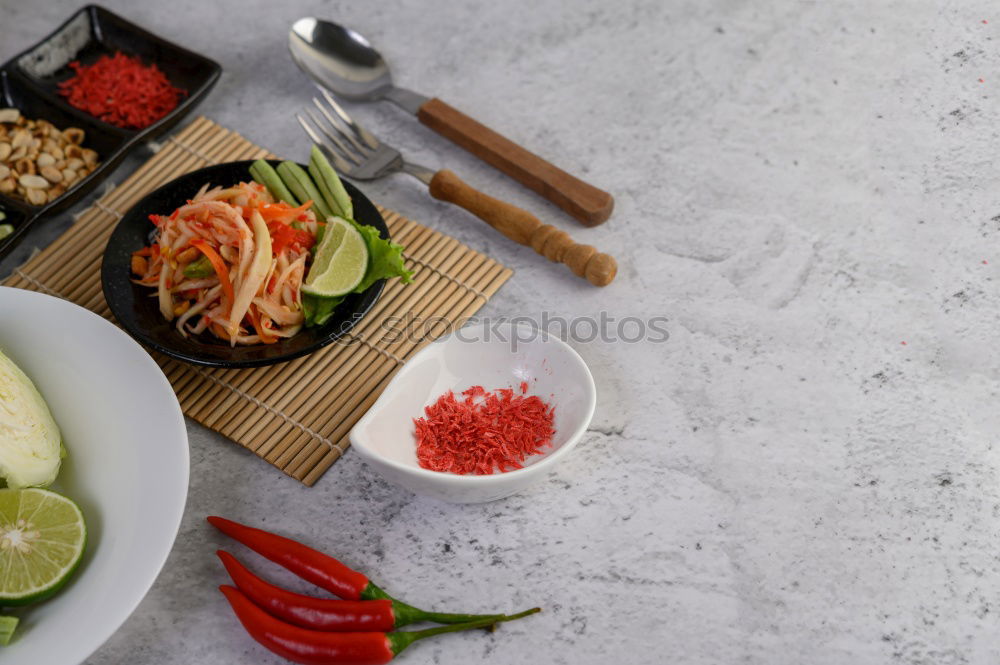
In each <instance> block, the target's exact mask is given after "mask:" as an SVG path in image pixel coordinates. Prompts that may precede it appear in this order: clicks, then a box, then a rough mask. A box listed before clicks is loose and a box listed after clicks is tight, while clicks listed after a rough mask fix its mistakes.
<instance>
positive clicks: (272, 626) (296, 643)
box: [219, 586, 539, 665]
mask: <svg viewBox="0 0 1000 665" xmlns="http://www.w3.org/2000/svg"><path fill="white" fill-rule="evenodd" d="M219 589H220V590H221V591H222V593H224V594H225V595H226V599H227V600H228V601H229V604H230V605H231V606H232V608H233V611H234V612H235V613H236V617H237V618H238V619H239V620H240V623H242V624H243V627H244V628H246V631H247V632H248V633H249V634H250V637H252V638H254V639H255V640H257V641H258V642H259V643H260V644H261V645H263V646H264V647H265V648H266V649H268V650H269V651H272V652H274V653H276V654H278V655H279V656H281V657H283V658H287V659H288V660H291V661H294V662H296V663H303V665H338V664H340V665H382V664H384V663H388V662H389V661H390V660H392V659H393V658H394V657H395V656H396V655H397V654H399V652H400V651H402V650H403V649H405V648H406V647H408V646H410V645H411V644H413V643H414V642H416V641H417V640H422V639H424V638H425V637H431V636H433V635H440V634H442V633H451V632H455V631H460V630H471V629H473V628H487V627H489V626H492V625H493V624H495V623H499V622H501V621H512V620H514V619H520V618H521V617H525V616H528V615H529V614H534V613H535V612H538V611H539V609H538V608H537V607H536V608H534V609H530V610H527V611H526V612H521V613H520V614H514V615H511V616H504V617H501V618H499V619H492V618H491V619H481V620H479V621H470V622H468V623H460V624H455V625H452V626H440V627H438V628H429V629H427V630H416V631H408V632H393V633H385V632H367V633H357V632H353V633H326V632H323V631H319V630H308V629H306V628H299V627H298V626H293V625H291V624H289V623H285V622H284V621H281V620H280V619H275V618H274V617H273V616H271V615H270V614H268V613H267V612H265V611H264V610H262V609H260V608H259V607H257V606H256V605H254V604H253V602H252V601H251V600H250V599H249V598H247V597H246V595H245V594H243V593H242V592H241V591H240V590H239V589H236V588H234V587H231V586H221V587H219Z"/></svg>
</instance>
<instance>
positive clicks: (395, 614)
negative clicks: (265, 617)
mask: <svg viewBox="0 0 1000 665" xmlns="http://www.w3.org/2000/svg"><path fill="white" fill-rule="evenodd" d="M216 554H218V555H219V558H220V559H222V564H223V565H224V566H225V567H226V570H227V571H228V572H229V576H230V577H231V578H232V579H233V582H234V583H235V584H236V586H237V587H239V590H240V591H242V592H243V593H244V594H246V595H247V597H249V598H250V600H252V601H253V602H254V604H256V605H257V606H258V607H260V608H261V609H262V610H264V611H265V612H267V613H268V614H270V615H272V616H274V617H277V618H278V619H282V620H284V621H287V622H288V623H291V624H295V625H296V626H301V627H302V628H311V629H313V630H326V631H332V632H343V631H366V630H381V631H387V630H392V629H393V628H399V627H401V626H406V625H408V624H411V623H414V622H417V621H437V622H438V623H459V622H462V623H465V622H467V621H476V620H479V619H499V618H501V617H502V616H503V615H502V614H494V615H485V614H479V615H476V614H454V615H452V614H446V615H442V614H437V613H434V612H421V611H420V610H416V609H415V608H412V607H409V606H408V605H405V604H398V603H397V602H396V601H392V600H389V599H386V598H380V599H377V600H336V599H333V598H314V597H312V596H305V595H302V594H299V593H292V592H291V591H286V590H285V589H282V588H281V587H277V586H274V585H273V584H269V583H267V582H265V581H264V580H262V579H260V578H259V577H257V576H256V575H254V574H253V573H251V572H250V571H249V570H247V568H246V566H244V565H243V564H241V563H240V562H239V561H238V560H237V559H236V557H234V556H233V555H232V554H230V553H229V552H224V551H222V550H219V551H218V552H216ZM397 605H400V606H397ZM442 617H443V618H445V619H448V620H447V621H442V620H441V619H442Z"/></svg>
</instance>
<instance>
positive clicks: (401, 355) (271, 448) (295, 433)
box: [4, 117, 512, 485]
mask: <svg viewBox="0 0 1000 665" xmlns="http://www.w3.org/2000/svg"><path fill="white" fill-rule="evenodd" d="M269 156H270V154H269V153H268V152H267V151H266V150H264V149H263V148H261V147H259V146H256V145H254V144H253V143H251V142H249V141H247V140H246V139H245V138H243V137H242V136H240V135H239V134H237V133H235V132H232V131H230V130H228V129H225V128H223V127H221V126H219V125H217V124H215V123H214V122H212V121H210V120H208V119H207V118H204V117H199V118H197V119H196V120H195V121H194V122H192V123H191V124H190V125H188V126H187V127H186V128H184V129H183V130H182V131H181V132H179V133H178V134H177V135H176V136H174V137H171V138H169V139H167V140H166V142H165V143H164V144H163V146H162V147H161V149H160V150H159V151H158V152H157V153H156V154H155V155H154V156H153V157H152V158H151V159H149V161H147V162H146V163H145V164H143V165H142V166H141V167H140V168H139V169H138V170H137V171H136V172H135V173H134V174H132V175H131V176H130V177H129V178H128V179H126V180H125V181H124V182H123V183H122V184H121V185H119V186H118V187H116V188H115V189H113V190H111V191H110V192H108V193H107V194H105V195H104V196H102V197H101V198H100V199H98V200H97V201H96V202H95V203H94V204H93V206H91V207H90V208H89V209H87V210H86V211H85V212H84V213H83V214H82V215H80V217H79V218H78V220H77V221H76V222H75V223H74V224H73V226H72V227H70V229H69V230H68V231H66V233H64V234H63V235H62V236H61V237H60V238H59V239H58V240H56V241H55V242H54V243H52V244H51V245H50V246H49V247H48V248H46V249H45V250H44V251H42V252H41V253H39V254H38V255H36V256H35V257H33V258H32V259H30V260H29V261H28V262H27V263H25V264H24V265H22V266H20V267H18V268H15V269H14V273H13V274H12V275H11V276H10V277H9V278H8V279H7V280H6V281H5V282H4V283H5V284H6V285H7V286H16V287H20V288H24V289H31V290H35V291H43V292H45V293H49V294H51V295H55V296H58V297H60V298H64V299H66V300H70V301H72V302H75V303H77V304H78V305H82V306H83V307H86V308H87V309H90V310H92V311H94V312H97V313H98V314H100V315H101V316H103V317H105V318H106V319H109V320H111V321H114V319H113V317H112V316H111V312H110V310H109V309H108V306H107V304H106V303H105V301H104V294H103V293H102V291H101V276H100V267H101V255H102V253H103V251H104V246H105V245H106V244H107V239H108V237H109V236H110V235H111V231H112V229H114V227H115V225H116V224H117V222H118V220H119V219H121V216H122V213H124V212H125V211H127V210H128V209H129V208H130V207H131V206H132V205H134V204H135V203H136V202H137V201H138V200H139V199H140V198H142V197H143V196H145V195H146V194H147V193H149V192H150V191H152V190H153V189H155V188H157V187H159V186H160V185H162V184H163V183H165V182H167V181H169V180H172V179H174V178H176V177H177V176H179V175H182V174H184V173H187V172H189V171H193V170H195V169H198V168H201V167H203V166H207V165H209V164H217V163H221V162H229V161H236V160H241V159H258V158H261V157H269ZM380 210H381V212H382V215H383V216H384V217H385V221H386V224H387V225H388V226H389V231H390V233H391V234H392V239H393V240H394V241H396V242H400V243H402V244H403V245H404V246H405V247H406V263H407V267H408V268H410V269H411V270H413V273H414V283H413V284H409V285H405V286H404V285H402V284H400V283H399V281H398V280H392V281H391V282H390V283H389V284H387V285H386V288H385V290H384V291H383V293H382V297H381V298H380V299H379V301H378V302H377V303H376V304H375V306H374V307H373V308H372V310H371V311H370V312H369V313H368V315H367V316H365V318H364V319H363V320H362V321H361V322H360V324H359V325H358V326H357V327H356V328H354V330H352V331H351V332H350V333H349V334H348V335H347V336H346V338H345V339H342V340H340V341H341V342H342V343H335V344H332V345H330V346H328V347H326V348H325V349H323V350H321V351H318V352H316V353H313V354H311V355H308V356H306V357H304V358H299V359H297V360H293V361H291V362H288V363H283V364H280V365H272V366H270V367H262V368H255V369H242V370H223V369H209V368H204V367H195V366H193V365H188V364H186V363H182V362H179V361H175V360H171V359H169V358H167V357H166V356H162V355H160V354H157V353H152V355H153V358H155V360H156V361H157V362H158V363H159V365H160V367H161V368H163V372H164V374H166V376H167V378H168V379H169V380H170V383H171V384H172V385H173V387H174V390H175V391H176V392H177V398H178V400H179V401H180V404H181V408H182V409H183V410H184V413H185V414H186V415H187V416H190V417H191V418H194V419H195V420H197V421H198V422H200V423H201V424H203V425H205V426H206V427H210V428H211V429H213V430H215V431H217V432H219V433H221V434H223V435H224V436H226V437H229V438H230V439H232V440H233V441H235V442H236V443H238V444H240V445H241V446H243V447H245V448H248V449H249V450H252V451H253V452H254V453H255V454H257V455H258V456H260V457H262V458H264V459H265V460H267V461H268V462H270V463H271V464H273V465H274V466H276V467H278V468H279V469H281V470H282V471H284V472H285V473H287V474H288V475H290V476H292V477H293V478H297V479H298V480H300V481H302V482H303V483H305V484H306V485H312V484H313V483H315V482H316V480H318V479H319V477H320V476H322V475H323V473H324V472H325V471H326V470H327V469H328V468H330V466H331V465H332V464H333V463H334V462H335V461H336V460H337V459H338V458H339V457H340V456H341V455H343V453H344V451H345V450H346V448H347V446H348V440H347V433H348V432H349V431H350V429H351V427H353V426H354V423H355V422H357V420H358V419H359V418H360V417H361V416H362V415H363V414H364V413H365V411H367V410H368V409H369V408H370V407H371V405H372V404H373V403H374V402H375V400H376V399H377V398H378V396H379V395H380V394H381V393H382V391H383V390H384V389H385V386H386V384H388V382H389V380H390V379H391V378H392V376H393V375H394V374H395V373H396V371H397V370H398V369H399V368H400V367H401V366H402V364H403V363H404V362H405V361H406V360H407V359H408V358H409V357H410V356H412V355H413V354H414V353H415V352H416V351H417V350H419V349H420V348H421V347H423V346H425V345H426V344H428V343H430V342H431V341H432V339H431V338H430V336H428V338H426V339H423V340H420V341H417V340H413V339H406V336H400V337H402V338H401V339H399V340H393V339H392V336H391V332H392V330H391V329H390V328H391V326H385V325H384V323H385V322H386V321H387V320H388V319H389V317H400V319H398V320H406V319H407V318H408V317H412V319H414V320H417V321H421V320H423V321H428V320H429V319H431V318H432V317H440V319H441V323H440V324H439V325H438V326H435V328H436V330H438V331H439V332H438V333H437V334H438V335H439V334H441V333H443V332H444V330H445V329H446V328H447V327H448V326H446V325H445V322H456V321H459V320H461V319H463V318H465V317H468V316H471V315H472V314H473V313H475V312H476V311H477V310H479V308H480V307H482V306H483V305H484V304H485V303H486V301H487V300H488V299H489V298H490V297H491V296H492V295H493V294H494V293H496V291H497V289H499V288H500V286H501V285H502V284H503V283H504V282H506V281H507V279H509V278H510V276H511V274H512V272H511V270H510V269H509V268H506V267H504V266H503V265H501V264H500V263H498V262H496V261H494V260H492V259H490V258H487V257H486V256H484V255H482V254H480V253H478V252H475V251H473V250H471V249H469V248H468V247H466V246H464V245H462V244H460V243H459V242H458V241H457V240H455V239H454V238H451V237H448V236H446V235H444V234H441V233H438V232H437V231H432V230H431V229H429V228H427V227H426V226H422V225H420V224H417V223H416V222H413V221H411V220H409V219H406V218H405V217H401V216H400V215H399V214H397V213H395V212H392V211H390V210H385V209H382V208H380Z"/></svg>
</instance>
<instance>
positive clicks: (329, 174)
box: [309, 145, 354, 219]
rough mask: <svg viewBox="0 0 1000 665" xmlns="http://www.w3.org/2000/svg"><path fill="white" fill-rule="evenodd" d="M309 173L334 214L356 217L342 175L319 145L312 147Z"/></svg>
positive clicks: (349, 217) (348, 217) (350, 217)
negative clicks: (339, 174) (338, 173)
mask: <svg viewBox="0 0 1000 665" xmlns="http://www.w3.org/2000/svg"><path fill="white" fill-rule="evenodd" d="M309 173H310V174H311V175H312V177H313V180H315V181H316V184H317V185H318V186H319V189H320V191H321V192H322V193H323V196H325V197H327V201H326V202H327V205H328V206H329V207H330V209H331V210H333V212H334V214H338V215H340V216H341V217H344V218H347V219H354V204H353V203H352V202H351V196H350V194H348V193H347V190H346V189H344V183H342V182H341V181H340V176H338V175H337V172H336V171H334V170H333V167H332V166H330V162H329V161H327V159H326V155H324V154H323V151H322V150H320V149H319V148H318V147H317V146H315V145H314V146H313V147H312V152H310V153H309Z"/></svg>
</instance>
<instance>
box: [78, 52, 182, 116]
mask: <svg viewBox="0 0 1000 665" xmlns="http://www.w3.org/2000/svg"><path fill="white" fill-rule="evenodd" d="M69 66H70V68H71V69H72V70H73V71H75V72H76V76H74V77H73V78H71V79H69V80H66V81H63V82H61V83H60V84H59V94H61V95H62V96H63V97H65V98H66V100H67V101H68V102H69V103H70V104H72V105H73V106H75V107H76V108H78V109H81V110H83V111H86V112H87V113H89V114H91V115H93V116H95V117H97V118H100V119H101V120H103V121H104V122H107V123H109V124H112V125H115V126H116V127H122V128H124V129H143V128H145V127H148V126H150V125H152V124H153V123H154V122H156V121H157V120H159V119H160V118H162V117H163V116H165V115H167V114H168V113H170V112H171V111H173V110H174V108H175V107H176V106H177V103H178V101H180V99H181V98H182V97H183V96H184V95H186V94H187V92H186V91H184V90H181V89H180V88H175V87H174V86H172V85H170V81H169V80H167V77H166V76H164V74H163V72H161V71H160V69H159V68H158V67H157V66H156V65H144V64H142V61H141V60H140V59H139V58H134V57H131V56H127V55H125V54H124V53H121V52H118V53H115V54H114V55H113V56H107V55H104V56H101V58H100V59H99V60H98V61H97V62H95V63H94V64H92V65H82V64H80V63H79V62H71V63H69Z"/></svg>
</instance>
